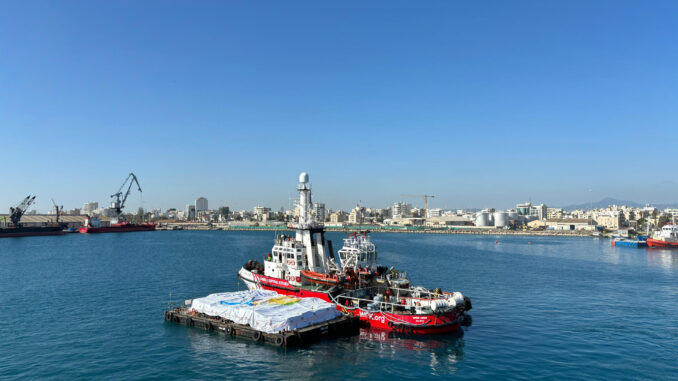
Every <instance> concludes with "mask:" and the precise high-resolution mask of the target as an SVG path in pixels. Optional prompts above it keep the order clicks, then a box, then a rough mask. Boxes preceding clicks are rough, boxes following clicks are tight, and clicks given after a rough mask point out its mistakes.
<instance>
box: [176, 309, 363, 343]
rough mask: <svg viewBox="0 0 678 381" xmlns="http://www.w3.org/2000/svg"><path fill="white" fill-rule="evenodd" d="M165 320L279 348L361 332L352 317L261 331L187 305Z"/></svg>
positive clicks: (358, 323) (357, 322)
mask: <svg viewBox="0 0 678 381" xmlns="http://www.w3.org/2000/svg"><path fill="white" fill-rule="evenodd" d="M165 320H166V321H170V322H174V323H178V324H182V325H185V326H188V327H197V328H200V329H204V330H205V331H216V332H218V333H222V334H224V335H226V336H231V337H236V338H241V339H246V340H251V341H255V342H260V343H264V344H269V345H273V346H278V347H299V346H305V345H308V344H312V343H314V342H317V341H319V340H323V339H332V338H336V337H343V336H355V335H358V333H359V332H360V320H359V319H358V318H356V317H353V316H340V317H338V318H336V319H333V320H330V321H326V322H323V323H319V324H314V325H310V326H307V327H304V328H300V329H295V330H292V331H281V332H277V333H267V332H263V331H259V330H257V329H254V328H252V327H250V326H249V325H245V324H238V323H235V322H233V321H231V320H228V319H225V318H222V317H214V316H209V315H206V314H204V313H199V312H195V311H192V310H191V309H190V308H187V307H178V308H176V309H173V310H168V311H165Z"/></svg>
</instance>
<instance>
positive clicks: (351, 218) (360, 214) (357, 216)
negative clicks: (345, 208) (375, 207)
mask: <svg viewBox="0 0 678 381" xmlns="http://www.w3.org/2000/svg"><path fill="white" fill-rule="evenodd" d="M364 220H365V208H363V207H360V206H356V207H355V208H353V210H352V211H351V214H349V215H348V223H349V224H360V223H363V221H364Z"/></svg>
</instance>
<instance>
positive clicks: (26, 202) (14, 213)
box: [9, 195, 35, 228]
mask: <svg viewBox="0 0 678 381" xmlns="http://www.w3.org/2000/svg"><path fill="white" fill-rule="evenodd" d="M34 201H35V196H31V195H28V196H26V198H24V199H23V200H22V201H21V202H20V203H19V204H18V205H17V206H14V207H10V208H9V219H10V221H12V225H14V226H16V227H17V228H19V227H21V224H20V223H19V221H21V217H22V216H23V215H24V213H26V211H27V210H28V207H29V206H31V204H33V202H34Z"/></svg>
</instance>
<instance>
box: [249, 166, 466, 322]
mask: <svg viewBox="0 0 678 381" xmlns="http://www.w3.org/2000/svg"><path fill="white" fill-rule="evenodd" d="M297 190H298V191H299V208H300V211H299V221H298V222H297V223H295V224H290V227H293V228H294V229H296V235H295V236H294V237H292V236H288V235H282V234H281V235H277V236H276V240H275V244H274V245H273V249H272V251H271V253H269V254H268V255H267V256H266V258H265V260H264V261H263V263H260V262H258V261H249V262H248V263H246V264H245V265H244V266H243V267H242V268H241V269H240V270H239V271H238V277H239V278H240V279H241V280H243V281H244V282H245V284H246V285H247V287H248V288H249V289H258V288H261V289H266V290H273V291H276V292H278V293H280V294H284V295H294V296H299V297H316V298H321V299H323V300H326V301H329V302H333V303H336V305H337V309H339V310H341V311H343V312H344V313H346V314H352V315H355V316H358V317H359V318H360V320H361V321H362V322H363V323H364V324H365V325H367V326H370V327H374V328H379V329H385V330H391V331H398V332H404V333H412V334H427V333H446V332H454V331H456V330H458V329H459V327H460V325H461V324H462V322H463V320H464V318H465V314H464V312H466V311H468V310H470V309H471V300H470V299H469V298H467V297H464V296H463V295H462V294H461V293H459V292H454V293H447V292H442V291H441V290H440V289H437V290H435V291H432V290H428V289H425V288H423V287H412V286H411V285H410V281H409V279H407V275H406V273H402V272H401V273H399V272H397V271H395V270H393V269H390V270H388V269H387V268H386V267H383V266H376V260H377V251H376V248H375V246H374V244H373V243H372V242H371V241H370V239H369V237H368V236H367V233H360V234H358V233H355V234H352V235H349V236H348V237H347V238H345V239H344V246H343V247H342V249H341V250H339V252H338V254H339V259H340V261H341V264H337V262H336V261H335V258H334V253H333V250H332V242H331V241H329V240H327V242H326V240H325V231H324V226H323V224H322V223H321V222H316V221H313V219H312V217H311V208H312V205H313V204H312V201H311V188H310V184H309V183H308V175H307V174H306V173H302V174H301V175H300V176H299V185H298V187H297ZM326 244H327V245H326ZM325 246H327V250H325Z"/></svg>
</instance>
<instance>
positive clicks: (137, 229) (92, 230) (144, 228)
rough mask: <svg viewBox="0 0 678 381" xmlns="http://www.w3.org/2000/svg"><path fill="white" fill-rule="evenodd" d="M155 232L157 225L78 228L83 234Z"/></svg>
mask: <svg viewBox="0 0 678 381" xmlns="http://www.w3.org/2000/svg"><path fill="white" fill-rule="evenodd" d="M153 230H155V224H125V225H112V226H105V227H98V228H95V227H91V226H81V227H80V228H78V231H79V232H80V233H83V234H88V233H128V232H142V231H153Z"/></svg>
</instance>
